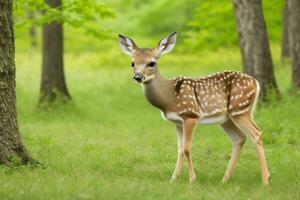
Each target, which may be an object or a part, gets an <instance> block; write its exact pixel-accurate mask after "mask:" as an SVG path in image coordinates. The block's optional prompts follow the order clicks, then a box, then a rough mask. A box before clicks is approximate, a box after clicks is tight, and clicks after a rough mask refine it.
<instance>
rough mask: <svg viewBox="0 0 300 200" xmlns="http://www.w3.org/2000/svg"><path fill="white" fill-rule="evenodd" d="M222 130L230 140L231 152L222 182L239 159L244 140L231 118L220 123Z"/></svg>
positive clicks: (225, 180)
mask: <svg viewBox="0 0 300 200" xmlns="http://www.w3.org/2000/svg"><path fill="white" fill-rule="evenodd" d="M221 127H222V128H223V129H224V131H225V132H226V133H227V134H228V136H229V137H230V138H231V140H232V152H231V157H230V160H229V163H228V167H227V170H226V172H225V174H224V176H223V179H222V182H223V183H225V182H227V181H228V180H229V178H230V177H231V175H232V172H233V169H234V167H235V165H236V162H237V161H238V159H239V156H240V152H241V149H242V148H243V145H244V143H245V140H246V135H245V134H244V133H243V132H242V131H241V130H240V129H239V128H238V127H237V126H236V125H235V124H234V123H233V121H232V120H231V119H229V120H228V121H226V122H225V123H224V124H222V125H221Z"/></svg>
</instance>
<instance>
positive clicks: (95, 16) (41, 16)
mask: <svg viewBox="0 0 300 200" xmlns="http://www.w3.org/2000/svg"><path fill="white" fill-rule="evenodd" d="M62 2H63V3H62V5H61V6H59V7H57V8H52V7H50V6H49V5H47V4H45V3H44V2H43V0H18V1H17V2H16V4H15V16H16V17H15V18H16V20H15V21H16V27H17V28H19V27H21V28H28V27H31V26H33V25H43V24H47V23H50V22H52V21H56V22H59V23H65V24H68V25H70V26H72V27H76V28H81V29H83V30H85V31H86V32H88V33H90V34H92V35H94V36H96V37H97V38H110V37H111V33H110V32H109V31H108V30H107V28H103V27H102V26H101V24H102V22H103V20H105V19H108V18H112V17H114V16H115V14H114V12H113V11H112V10H111V9H110V8H109V7H108V6H106V5H105V4H103V3H101V2H99V1H98V0H85V1H83V0H64V1H62ZM29 12H31V13H34V18H33V19H31V20H29V19H28V17H27V15H28V13H29Z"/></svg>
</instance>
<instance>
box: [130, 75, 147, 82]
mask: <svg viewBox="0 0 300 200" xmlns="http://www.w3.org/2000/svg"><path fill="white" fill-rule="evenodd" d="M132 79H133V80H134V81H136V82H138V83H141V82H142V81H143V80H145V76H143V75H142V74H135V75H134V76H133V78H132Z"/></svg>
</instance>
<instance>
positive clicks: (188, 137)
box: [183, 118, 197, 182]
mask: <svg viewBox="0 0 300 200" xmlns="http://www.w3.org/2000/svg"><path fill="white" fill-rule="evenodd" d="M196 123H197V119H194V118H187V119H184V122H183V151H184V154H185V156H186V158H187V161H188V167H189V177H190V182H193V181H194V180H196V174H195V171H194V168H193V162H192V153H191V145H192V138H193V130H194V127H195V125H196Z"/></svg>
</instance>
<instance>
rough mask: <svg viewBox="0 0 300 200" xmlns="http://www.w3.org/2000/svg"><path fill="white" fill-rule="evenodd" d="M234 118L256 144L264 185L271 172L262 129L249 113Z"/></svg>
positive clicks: (266, 183) (267, 181)
mask: <svg viewBox="0 0 300 200" xmlns="http://www.w3.org/2000/svg"><path fill="white" fill-rule="evenodd" d="M232 120H233V122H234V123H235V124H236V125H237V126H238V127H239V128H240V129H241V130H242V131H243V132H244V133H245V134H246V135H247V136H248V137H249V138H250V139H251V141H252V142H253V144H254V145H255V148H256V152H257V155H258V159H259V163H260V168H261V176H262V182H263V184H264V185H268V184H269V179H270V173H269V170H268V167H267V163H266V159H265V153H264V148H263V143H262V130H261V129H260V128H259V127H258V126H257V125H256V124H255V122H253V121H252V119H251V116H250V115H249V114H244V115H237V116H232Z"/></svg>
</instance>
